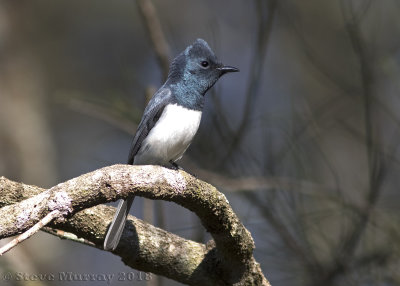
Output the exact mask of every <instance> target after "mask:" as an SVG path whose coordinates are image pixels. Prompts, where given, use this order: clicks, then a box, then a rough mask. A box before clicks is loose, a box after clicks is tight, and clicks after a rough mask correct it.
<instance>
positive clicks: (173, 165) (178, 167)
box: [169, 160, 183, 171]
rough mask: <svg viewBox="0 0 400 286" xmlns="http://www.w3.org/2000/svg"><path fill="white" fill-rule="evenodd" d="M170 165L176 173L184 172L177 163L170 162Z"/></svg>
mask: <svg viewBox="0 0 400 286" xmlns="http://www.w3.org/2000/svg"><path fill="white" fill-rule="evenodd" d="M169 163H170V164H171V165H172V169H174V170H175V171H177V170H183V169H182V167H181V166H179V165H178V164H177V163H175V162H174V161H172V160H170V161H169Z"/></svg>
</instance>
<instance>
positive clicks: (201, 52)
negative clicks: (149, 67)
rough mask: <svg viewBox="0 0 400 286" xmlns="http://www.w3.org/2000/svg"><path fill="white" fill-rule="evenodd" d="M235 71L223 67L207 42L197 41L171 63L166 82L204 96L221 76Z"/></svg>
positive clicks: (234, 69) (235, 69)
mask: <svg viewBox="0 0 400 286" xmlns="http://www.w3.org/2000/svg"><path fill="white" fill-rule="evenodd" d="M237 71H239V70H238V69H237V68H234V67H231V66H224V65H223V64H222V63H221V62H219V61H218V59H217V57H216V56H215V54H214V52H213V51H212V50H211V48H210V47H209V46H208V44H207V42H206V41H204V40H202V39H197V40H196V41H195V42H194V43H193V44H192V45H190V46H188V47H187V48H186V49H185V50H184V51H183V52H182V53H181V54H179V55H178V56H177V57H176V58H175V59H174V60H173V61H172V63H171V67H170V72H169V75H168V80H169V82H170V83H172V84H179V85H182V87H184V88H185V89H186V90H189V91H192V92H198V93H200V94H201V95H204V94H205V93H206V92H207V90H209V89H210V88H211V87H212V86H213V85H214V84H215V83H216V82H217V80H218V79H219V78H220V77H221V76H222V75H224V74H226V73H229V72H237Z"/></svg>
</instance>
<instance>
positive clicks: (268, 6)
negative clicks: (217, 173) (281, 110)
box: [221, 0, 278, 164]
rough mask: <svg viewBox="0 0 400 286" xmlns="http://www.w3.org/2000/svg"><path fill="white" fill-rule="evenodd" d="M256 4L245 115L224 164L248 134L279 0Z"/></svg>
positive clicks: (224, 158)
mask: <svg viewBox="0 0 400 286" xmlns="http://www.w3.org/2000/svg"><path fill="white" fill-rule="evenodd" d="M256 4H257V5H256V6H257V7H256V8H257V19H258V32H257V43H256V46H255V51H254V53H253V59H252V63H251V71H250V81H249V85H248V88H247V92H246V101H245V105H244V108H243V115H242V116H243V117H242V120H241V121H240V125H239V128H238V129H237V131H236V132H235V134H234V135H233V138H232V140H231V142H230V145H229V146H228V147H227V152H226V154H225V155H224V157H223V159H222V161H221V163H222V164H224V163H225V162H226V160H228V158H230V157H231V154H232V152H233V150H235V149H236V147H237V146H239V145H240V143H241V141H242V139H243V138H244V137H245V135H246V127H248V124H249V122H250V119H251V117H250V115H251V112H250V111H251V110H252V109H253V108H254V103H255V100H256V98H257V93H258V89H259V86H260V82H261V81H260V77H261V74H262V70H263V67H264V62H265V56H266V54H267V47H268V43H269V38H270V36H271V31H272V25H273V22H274V16H275V12H276V7H277V4H278V1H276V0H269V1H263V0H257V2H256Z"/></svg>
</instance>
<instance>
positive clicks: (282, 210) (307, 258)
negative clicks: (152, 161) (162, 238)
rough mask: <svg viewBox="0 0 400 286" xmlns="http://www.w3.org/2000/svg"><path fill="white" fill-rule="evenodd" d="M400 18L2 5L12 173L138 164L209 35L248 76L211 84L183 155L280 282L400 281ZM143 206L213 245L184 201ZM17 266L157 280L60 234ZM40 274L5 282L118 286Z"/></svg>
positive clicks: (353, 8) (234, 7) (1, 102)
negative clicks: (141, 144)
mask: <svg viewBox="0 0 400 286" xmlns="http://www.w3.org/2000/svg"><path fill="white" fill-rule="evenodd" d="M399 14H400V1H399V0H381V1H373V0H357V1H356V0H342V1H339V0H338V1H318V0H309V1H295V0H282V1H277V0H251V1H244V0H230V1H228V0H218V1H212V0H207V1H187V0H171V1H161V0H152V1H143V0H137V1H133V0H129V1H128V0H118V1H93V0H87V1H74V0H70V1H50V0H41V1H26V0H24V1H22V0H21V1H11V0H9V1H6V0H0V175H3V176H6V177H8V178H9V179H13V180H16V181H22V182H24V183H26V184H35V185H38V186H41V187H44V188H48V187H51V186H53V185H55V184H57V183H59V182H62V181H65V180H68V179H70V178H73V177H75V176H78V175H80V174H83V173H86V172H89V171H92V170H95V169H97V168H101V167H104V166H107V165H111V164H115V163H125V161H126V159H127V156H128V152H129V147H130V144H131V140H132V137H133V134H134V132H135V130H136V126H137V124H138V122H139V120H140V118H141V115H142V112H143V109H144V107H145V106H146V102H147V100H148V98H149V95H150V96H151V95H152V94H153V92H154V91H155V90H157V89H158V87H160V86H161V84H162V83H163V82H164V79H165V73H166V62H168V61H169V60H171V59H172V58H173V57H174V56H176V55H177V54H178V53H179V52H181V51H182V50H183V49H185V47H186V46H187V45H189V44H191V43H192V42H193V41H194V40H195V39H196V38H204V39H205V40H206V41H207V42H208V43H209V44H210V46H211V47H212V49H213V50H214V51H215V53H216V54H217V56H218V57H219V59H220V60H221V61H222V62H223V63H225V64H227V65H232V66H236V67H238V68H240V73H235V74H229V75H227V76H225V77H223V78H222V79H221V80H220V81H219V82H218V83H217V84H216V86H215V87H214V88H213V89H212V90H211V91H210V92H209V93H208V94H207V95H206V106H205V110H204V113H203V119H202V122H201V126H200V130H199V132H198V134H197V136H196V138H195V141H194V143H193V144H192V146H191V147H190V148H189V150H188V152H187V153H186V156H185V157H184V159H183V160H182V162H181V165H182V166H183V167H184V168H185V169H186V170H187V171H189V172H191V173H193V174H196V175H197V176H198V177H199V178H201V179H203V180H205V181H208V182H210V183H212V184H214V185H215V186H217V187H218V188H219V190H221V191H222V192H224V193H225V195H226V196H227V197H228V199H229V201H230V203H231V204H232V207H233V209H234V210H235V211H236V212H237V214H238V215H239V217H240V218H241V220H242V221H243V223H244V224H245V226H246V227H247V228H248V229H249V230H250V232H251V233H252V235H253V237H254V240H255V244H256V249H255V252H254V255H255V258H256V260H257V261H258V262H259V263H260V264H261V267H262V269H263V271H264V273H265V276H266V277H267V278H268V279H269V280H270V282H271V284H272V285H285V286H286V285H288V286H291V285H293V286H300V285H311V286H319V285H321V286H326V285H328V286H329V285H332V286H334V285H385V286H386V285H400V255H399V254H400V194H399V190H398V185H399V183H400V176H399V175H398V174H399V171H400V165H399V159H400V154H399V152H400V150H399V146H400V145H399V144H400V115H399V110H400V97H399V91H400V81H399V80H400V18H399ZM131 213H132V214H133V215H135V216H137V217H139V218H143V219H145V220H147V221H149V222H151V223H153V224H154V225H156V226H159V227H162V228H164V229H167V230H168V231H171V232H174V233H176V234H178V235H181V236H183V237H185V238H189V239H193V240H196V241H199V242H206V241H207V240H209V239H210V237H209V235H208V234H207V233H206V232H205V231H204V229H203V227H202V226H201V224H200V222H199V220H198V219H197V218H196V216H194V215H193V214H192V213H191V212H190V211H188V210H186V209H183V208H181V207H179V206H176V205H174V204H170V203H165V202H151V201H147V200H143V199H137V200H135V203H134V207H133V210H132V211H131ZM1 243H5V241H2V242H1ZM7 271H11V272H12V273H15V272H23V273H27V274H40V273H42V274H56V275H58V273H60V272H73V273H91V274H114V275H115V276H114V279H113V280H112V282H111V283H110V284H109V285H132V284H134V285H136V284H137V285H146V282H144V281H138V280H139V279H137V276H135V277H134V279H133V281H125V282H123V281H117V277H119V276H120V275H121V274H120V273H130V272H132V273H133V274H135V275H137V274H138V272H137V271H136V272H135V270H133V269H130V268H127V267H126V266H124V264H123V263H122V262H121V261H120V259H119V258H118V257H116V256H114V255H112V254H111V253H107V252H102V251H99V250H97V249H93V248H90V247H87V246H84V245H81V244H78V243H74V242H70V241H65V240H60V239H58V238H56V237H54V236H51V235H49V234H47V233H43V232H41V233H39V234H37V235H36V236H34V237H32V238H31V239H29V240H28V241H26V242H24V243H23V244H22V245H20V246H19V247H17V248H15V249H13V250H12V251H11V252H10V253H8V254H6V255H5V256H3V257H1V258H0V272H1V273H5V272H7ZM152 277H153V279H152V280H151V281H149V282H147V285H153V286H155V285H180V284H179V283H176V282H174V281H172V280H169V279H165V278H160V277H156V276H155V275H153V276H152ZM31 280H33V279H27V280H26V281H16V280H15V279H12V280H11V281H8V282H4V281H2V282H1V283H0V284H2V285H3V283H5V285H108V284H107V282H105V281H97V282H93V281H86V282H85V281H64V282H63V281H31Z"/></svg>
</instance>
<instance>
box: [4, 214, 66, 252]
mask: <svg viewBox="0 0 400 286" xmlns="http://www.w3.org/2000/svg"><path fill="white" fill-rule="evenodd" d="M59 214H60V211H59V210H54V211H52V212H50V213H48V214H47V215H46V216H45V217H44V218H42V219H41V220H40V221H39V222H38V223H37V224H35V225H34V226H33V227H31V228H30V229H28V230H27V231H26V232H24V233H23V234H21V235H20V236H18V237H17V238H14V239H13V240H11V241H10V242H9V243H7V244H6V245H4V246H3V247H2V248H0V256H1V255H3V254H4V253H6V252H8V251H9V250H11V249H12V248H14V247H15V246H17V245H18V244H19V243H21V242H23V241H24V240H25V239H27V238H29V237H31V236H32V235H34V234H35V233H37V232H38V231H39V230H40V229H41V228H43V227H44V226H45V225H47V224H48V223H49V222H51V221H52V220H53V219H55V218H56V217H58V216H59Z"/></svg>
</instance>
